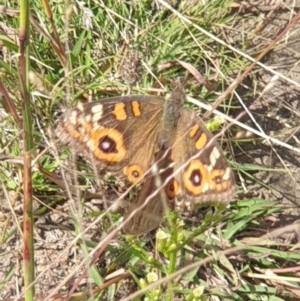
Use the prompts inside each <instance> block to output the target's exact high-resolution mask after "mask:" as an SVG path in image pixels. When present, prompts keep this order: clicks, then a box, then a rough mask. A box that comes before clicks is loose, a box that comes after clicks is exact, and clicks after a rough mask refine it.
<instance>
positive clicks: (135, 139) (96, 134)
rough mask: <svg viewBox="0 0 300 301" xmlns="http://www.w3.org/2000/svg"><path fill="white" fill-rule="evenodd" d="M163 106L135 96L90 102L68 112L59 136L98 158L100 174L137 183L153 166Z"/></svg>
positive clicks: (59, 130) (63, 118)
mask: <svg viewBox="0 0 300 301" xmlns="http://www.w3.org/2000/svg"><path fill="white" fill-rule="evenodd" d="M163 103H164V100H163V99H160V98H156V97H148V96H134V95H133V96H124V97H114V98H108V99H104V100H100V101H97V102H92V103H87V104H85V105H83V106H81V107H77V108H75V109H70V110H67V111H66V112H65V114H64V116H63V117H62V119H61V120H60V122H59V125H58V128H57V133H58V137H59V138H60V140H61V141H63V142H64V143H69V144H71V145H72V146H73V147H75V148H77V150H79V151H81V152H82V153H83V154H84V155H86V157H88V158H89V159H90V157H92V158H93V159H95V162H97V163H99V164H98V166H99V170H100V171H105V172H111V173H114V174H118V175H119V176H121V175H123V176H124V177H125V179H126V180H128V181H129V182H130V183H136V182H137V181H139V180H140V179H142V178H143V176H144V174H145V172H146V171H147V170H148V169H149V167H150V166H151V164H152V163H153V158H154V153H155V152H156V147H157V144H156V140H157V135H158V129H159V126H160V122H161V119H162V116H163Z"/></svg>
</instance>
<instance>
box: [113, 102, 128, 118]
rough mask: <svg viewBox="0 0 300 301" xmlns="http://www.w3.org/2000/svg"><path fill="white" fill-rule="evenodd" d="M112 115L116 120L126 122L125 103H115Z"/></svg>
mask: <svg viewBox="0 0 300 301" xmlns="http://www.w3.org/2000/svg"><path fill="white" fill-rule="evenodd" d="M113 114H114V115H115V117H116V119H117V120H126V119H127V113H126V111H125V103H124V102H120V103H117V104H116V105H115V108H114V110H113Z"/></svg>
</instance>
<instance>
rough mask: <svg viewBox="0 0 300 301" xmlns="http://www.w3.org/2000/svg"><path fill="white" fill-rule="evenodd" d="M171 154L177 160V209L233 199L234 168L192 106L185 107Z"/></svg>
mask: <svg viewBox="0 0 300 301" xmlns="http://www.w3.org/2000/svg"><path fill="white" fill-rule="evenodd" d="M171 158H172V161H173V162H175V167H174V182H173V183H172V185H173V186H174V187H175V188H176V192H175V194H176V199H175V205H174V207H175V210H184V209H188V210H191V209H192V208H193V205H194V204H195V203H206V202H229V201H231V200H232V199H233V197H234V195H235V180H234V175H233V172H232V169H231V168H230V167H229V165H228V163H227V160H226V158H225V156H224V154H223V151H222V149H221V147H220V146H219V144H218V143H217V141H216V140H215V138H214V137H213V135H212V134H211V133H210V132H209V131H208V130H207V129H206V127H205V125H204V123H203V121H202V120H201V119H200V117H198V116H197V115H196V113H195V112H194V111H192V110H190V109H187V108H183V109H182V112H181V115H180V118H179V120H178V125H177V130H176V134H175V140H174V145H173V147H172V155H171Z"/></svg>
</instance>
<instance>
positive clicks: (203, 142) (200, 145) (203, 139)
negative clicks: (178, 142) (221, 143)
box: [195, 133, 207, 150]
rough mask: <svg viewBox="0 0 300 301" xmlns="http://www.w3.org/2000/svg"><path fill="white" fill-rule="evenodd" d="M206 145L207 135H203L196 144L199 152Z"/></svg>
mask: <svg viewBox="0 0 300 301" xmlns="http://www.w3.org/2000/svg"><path fill="white" fill-rule="evenodd" d="M206 143H207V136H206V134H205V133H202V134H201V136H200V137H199V138H198V139H197V141H196V143H195V146H196V149H198V150H200V149H203V148H204V147H205V145H206Z"/></svg>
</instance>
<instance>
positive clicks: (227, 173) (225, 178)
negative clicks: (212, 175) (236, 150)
mask: <svg viewBox="0 0 300 301" xmlns="http://www.w3.org/2000/svg"><path fill="white" fill-rule="evenodd" d="M230 174H231V171H230V168H229V167H227V168H226V171H225V173H224V175H223V177H222V178H223V180H224V181H227V180H229V178H230Z"/></svg>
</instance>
